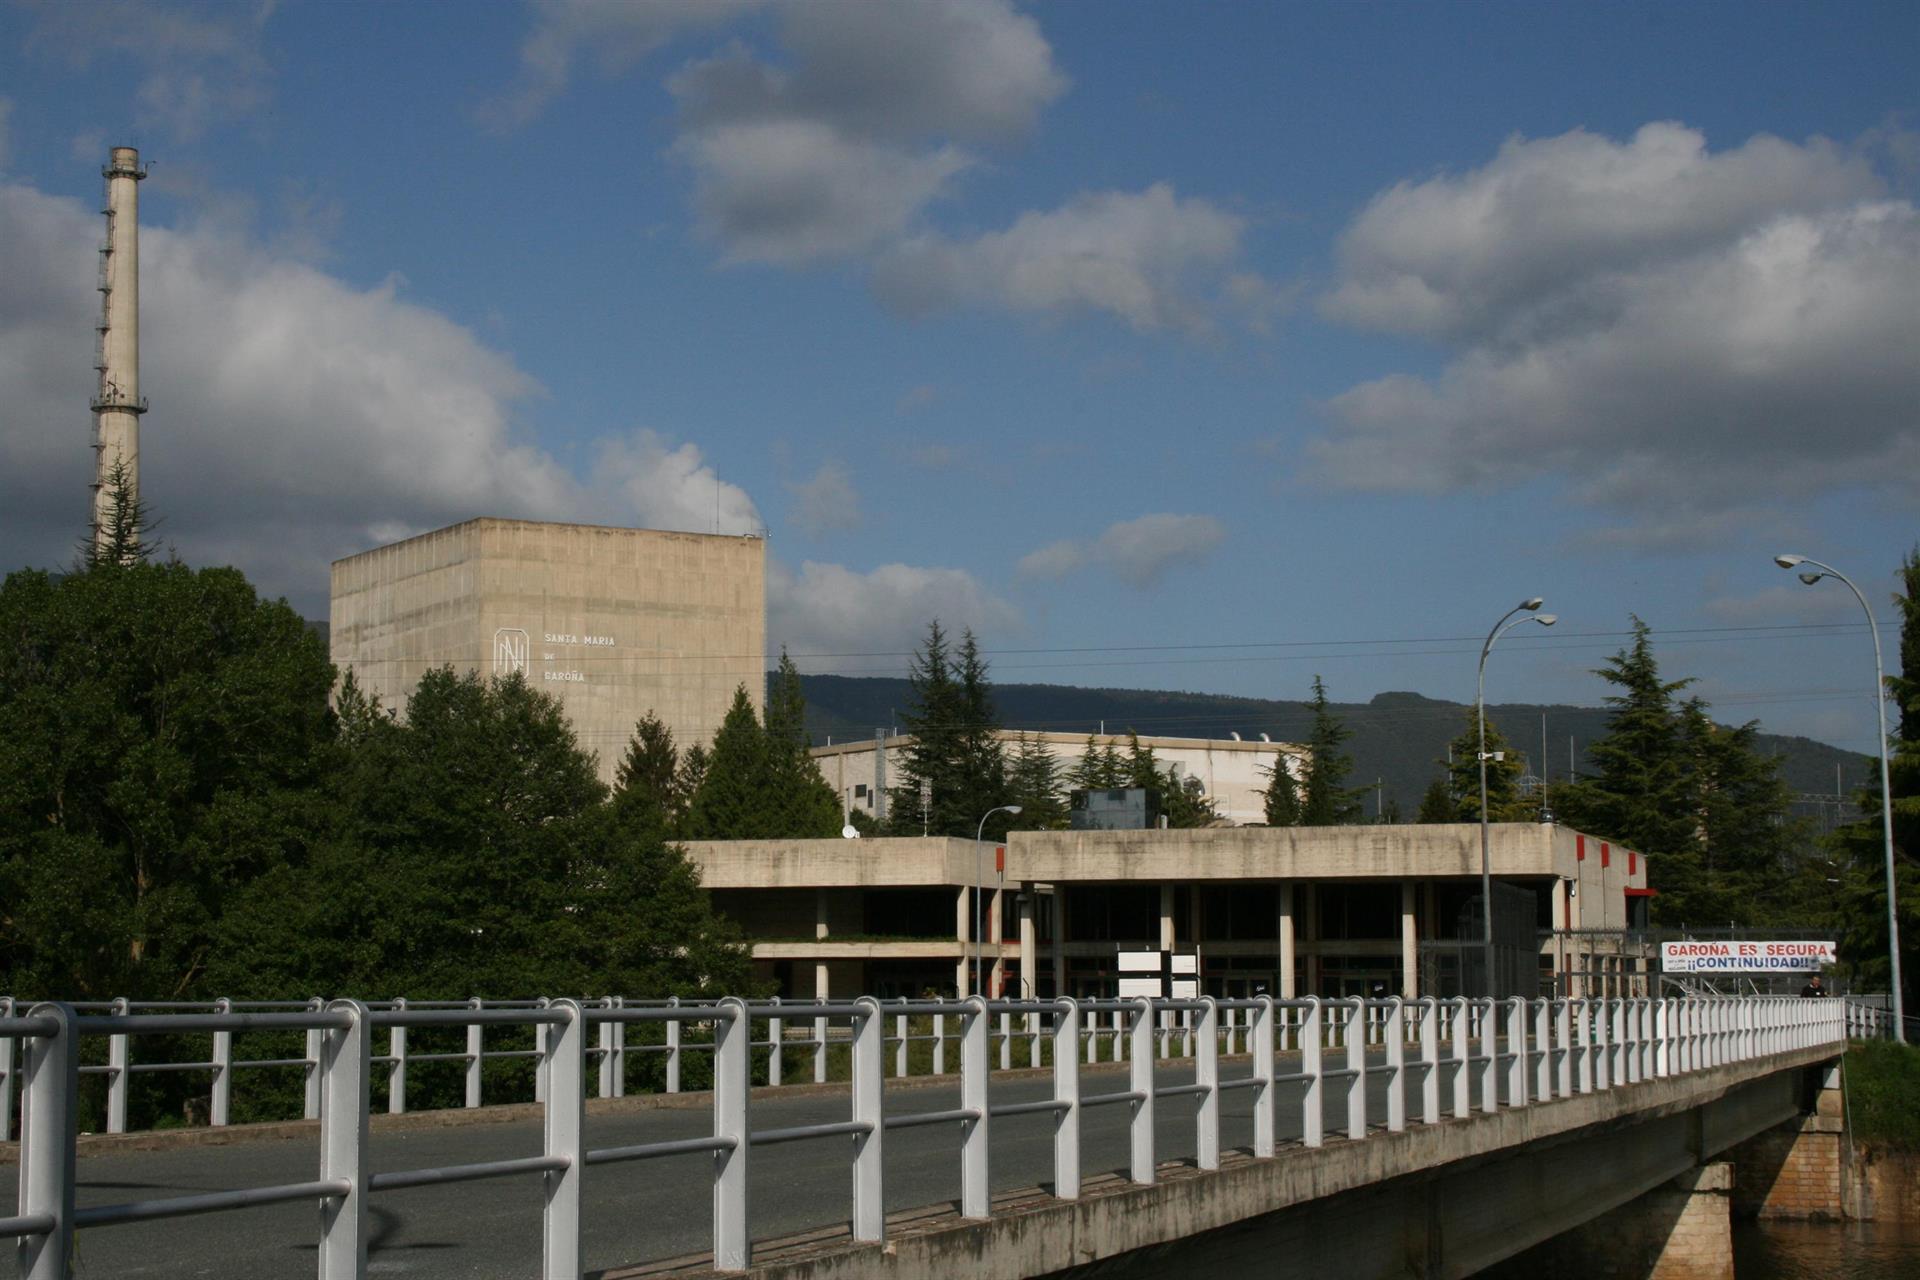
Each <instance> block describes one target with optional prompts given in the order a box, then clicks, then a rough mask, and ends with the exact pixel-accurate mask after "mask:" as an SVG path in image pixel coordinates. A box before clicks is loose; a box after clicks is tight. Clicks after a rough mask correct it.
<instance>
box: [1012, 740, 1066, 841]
mask: <svg viewBox="0 0 1920 1280" xmlns="http://www.w3.org/2000/svg"><path fill="white" fill-rule="evenodd" d="M1062 780H1063V779H1062V777H1061V773H1060V762H1059V761H1058V760H1056V759H1054V757H1053V752H1051V751H1049V750H1048V749H1047V744H1046V743H1045V742H1044V741H1042V740H1041V739H1039V738H1037V737H1029V736H1028V735H1027V734H1026V733H1024V732H1023V733H1021V734H1019V735H1018V736H1016V737H1015V739H1014V753H1013V761H1012V763H1011V764H1010V765H1009V766H1008V767H1007V794H1008V797H1009V799H1008V803H1009V804H1017V805H1019V806H1020V817H1019V819H1018V820H1017V821H1016V822H1015V823H1014V829H1015V830H1019V831H1063V830H1065V829H1066V826H1067V801H1066V797H1065V795H1064V794H1063V790H1064V789H1063V787H1062V786H1061V782H1062Z"/></svg>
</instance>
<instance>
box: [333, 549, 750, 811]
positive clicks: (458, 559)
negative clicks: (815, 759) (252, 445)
mask: <svg viewBox="0 0 1920 1280" xmlns="http://www.w3.org/2000/svg"><path fill="white" fill-rule="evenodd" d="M765 564H766V544H765V542H763V541H762V540H761V539H759V538H745V537H731V536H717V535H711V534H697V533H668V532H661V531H657V530H651V529H616V528H609V527H605V526H600V525H575V524H548V523H541V522H536V521H529V520H499V519H491V518H488V519H479V520H469V521H467V522H465V523H464V524H458V525H454V526H452V527H450V528H446V529H440V530H437V531H435V532H433V533H427V534H422V535H420V536H419V537H417V538H409V539H407V540H406V541H404V542H397V543H394V544H392V545H390V546H385V547H379V548H376V549H375V550H372V551H367V552H363V553H361V554H359V555H355V556H349V557H347V558H346V559H344V560H339V561H335V562H334V565H333V598H332V615H331V622H330V628H331V647H332V654H333V660H334V662H335V663H337V664H339V665H340V666H341V667H342V668H345V669H350V670H352V671H353V673H354V678H355V679H356V680H357V681H358V682H359V683H360V685H361V687H362V688H363V689H366V690H368V691H370V692H373V693H377V694H378V695H379V696H380V698H381V701H382V702H384V703H385V704H387V705H388V706H396V707H404V705H405V702H406V698H407V697H408V696H409V695H410V694H411V693H412V691H413V688H414V686H415V685H416V684H417V683H418V682H419V680H420V677H421V676H422V675H423V674H424V673H425V672H426V671H428V670H429V669H431V668H433V667H436V666H442V665H449V666H452V667H453V668H454V669H455V670H456V671H463V672H464V671H469V670H474V671H479V672H481V673H482V674H484V675H502V674H505V673H506V672H508V671H509V670H515V669H518V670H521V671H524V673H525V674H526V677H527V679H528V680H529V681H530V682H532V684H533V685H534V687H535V688H538V689H540V690H542V691H543V692H546V693H550V694H553V695H554V696H555V697H557V698H559V699H560V702H561V704H562V705H563V706H564V707H565V708H566V711H567V715H568V717H569V718H570V719H571V720H572V722H573V726H574V732H575V734H576V735H577V736H578V738H579V740H580V745H581V746H582V747H584V748H586V749H587V750H589V751H593V752H595V753H597V754H598V756H599V758H600V772H601V776H602V777H603V778H606V779H609V780H610V779H611V778H612V776H613V770H614V768H615V766H616V765H617V764H618V762H619V758H620V756H621V754H622V752H623V751H624V750H625V748H626V744H627V740H628V738H629V736H630V735H631V734H632V732H633V726H634V722H635V721H637V720H638V719H639V718H640V717H641V716H642V715H643V714H645V713H646V712H648V711H652V712H653V713H654V714H655V715H657V716H659V717H660V719H661V720H663V721H665V722H666V724H667V727H668V728H670V729H672V730H673V735H674V740H675V741H676V742H677V743H679V744H680V745H681V746H682V747H686V746H691V745H692V744H694V743H705V742H711V741H712V738H713V734H714V732H715V730H716V729H718V728H719V725H720V721H721V718H722V717H723V716H724V715H725V714H726V709H727V705H728V703H729V702H730V701H731V699H732V697H733V692H734V689H735V688H736V686H739V685H742V684H744V685H745V686H746V688H747V692H748V694H749V695H750V696H751V697H752V698H753V700H754V704H755V706H756V707H758V706H759V705H760V703H761V699H762V694H763V685H764V681H765V676H764V671H765V659H764V656H763V655H764V654H765V652H766V589H765Z"/></svg>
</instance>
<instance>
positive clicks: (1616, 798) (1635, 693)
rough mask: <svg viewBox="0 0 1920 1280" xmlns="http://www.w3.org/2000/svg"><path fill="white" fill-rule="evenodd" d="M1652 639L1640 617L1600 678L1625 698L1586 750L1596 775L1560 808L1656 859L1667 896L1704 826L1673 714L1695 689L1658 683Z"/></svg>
mask: <svg viewBox="0 0 1920 1280" xmlns="http://www.w3.org/2000/svg"><path fill="white" fill-rule="evenodd" d="M1652 635H1653V633H1652V629H1651V628H1649V627H1648V626H1647V624H1646V623H1644V622H1642V621H1641V620H1640V619H1639V618H1638V617H1634V618H1633V644H1632V645H1631V646H1630V647H1629V648H1626V649H1623V650H1621V651H1620V652H1619V653H1616V654H1615V655H1614V656H1613V657H1611V658H1609V659H1607V665H1606V666H1604V667H1601V668H1599V669H1598V670H1596V671H1595V672H1594V674H1595V675H1597V676H1599V677H1600V678H1601V679H1603V680H1605V681H1606V682H1607V683H1609V684H1611V685H1613V686H1614V687H1615V688H1617V689H1618V690H1620V692H1618V693H1615V694H1610V695H1608V696H1607V698H1606V699H1605V701H1606V704H1607V705H1608V706H1609V707H1611V708H1612V714H1611V715H1609V716H1608V718H1607V732H1606V734H1605V736H1604V737H1602V738H1601V739H1600V740H1599V741H1597V742H1595V743H1594V744H1593V745H1592V746H1591V747H1590V748H1588V750H1587V757H1588V759H1590V760H1591V761H1592V762H1593V763H1594V765H1595V766H1596V767H1597V769H1598V773H1597V775H1596V776H1593V777H1590V778H1584V779H1582V780H1580V781H1579V782H1576V783H1573V784H1571V785H1569V786H1565V787H1562V788H1561V789H1560V792H1559V806H1560V813H1561V817H1562V820H1563V821H1566V822H1567V823H1569V824H1570V825H1572V826H1576V827H1579V828H1580V829H1581V830H1583V831H1590V832H1592V833H1594V834H1595V835H1604V836H1607V837H1609V838H1611V839H1613V840H1617V841H1619V842H1620V843H1621V844H1623V845H1626V846H1627V847H1628V848H1631V849H1637V850H1639V851H1640V852H1642V853H1646V854H1648V855H1651V857H1652V861H1651V863H1650V866H1651V868H1652V873H1651V874H1652V876H1653V879H1654V882H1655V887H1656V888H1657V889H1659V890H1660V892H1661V893H1662V894H1663V895H1664V894H1665V893H1666V892H1667V885H1666V884H1663V883H1661V881H1662V878H1663V877H1667V876H1670V875H1673V874H1676V873H1682V868H1681V867H1680V865H1679V862H1678V861H1677V860H1676V858H1675V857H1674V856H1673V855H1681V856H1684V855H1686V854H1688V853H1690V852H1692V851H1693V849H1694V845H1695V834H1696V831H1697V829H1698V825H1699V815H1698V814H1697V813H1696V812H1694V811H1693V809H1692V807H1691V805H1690V803H1689V795H1688V791H1689V787H1690V785H1691V784H1690V781H1689V777H1688V774H1689V768H1688V763H1689V762H1688V759H1687V753H1686V751H1685V749H1684V747H1683V745H1682V742H1681V735H1680V726H1679V722H1678V718H1677V717H1676V715H1675V713H1674V706H1673V695H1674V694H1676V693H1678V692H1679V691H1680V690H1682V689H1684V688H1686V687H1687V686H1688V685H1689V684H1691V683H1693V682H1692V681H1691V680H1673V681H1664V680H1662V679H1661V678H1660V664H1659V663H1658V662H1657V661H1655V659H1654V656H1653V640H1652ZM1661 855H1668V856H1667V857H1665V858H1663V857H1661ZM1656 905H1657V906H1663V905H1664V904H1659V903H1657V902H1656Z"/></svg>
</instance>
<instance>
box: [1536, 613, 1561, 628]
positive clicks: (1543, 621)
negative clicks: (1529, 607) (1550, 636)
mask: <svg viewBox="0 0 1920 1280" xmlns="http://www.w3.org/2000/svg"><path fill="white" fill-rule="evenodd" d="M1533 620H1534V621H1535V622H1537V623H1539V624H1540V625H1541V626H1543V627H1550V626H1552V625H1553V624H1554V623H1556V622H1558V621H1560V615H1559V614H1557V613H1542V614H1536V615H1535V616H1534V619H1533Z"/></svg>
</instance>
